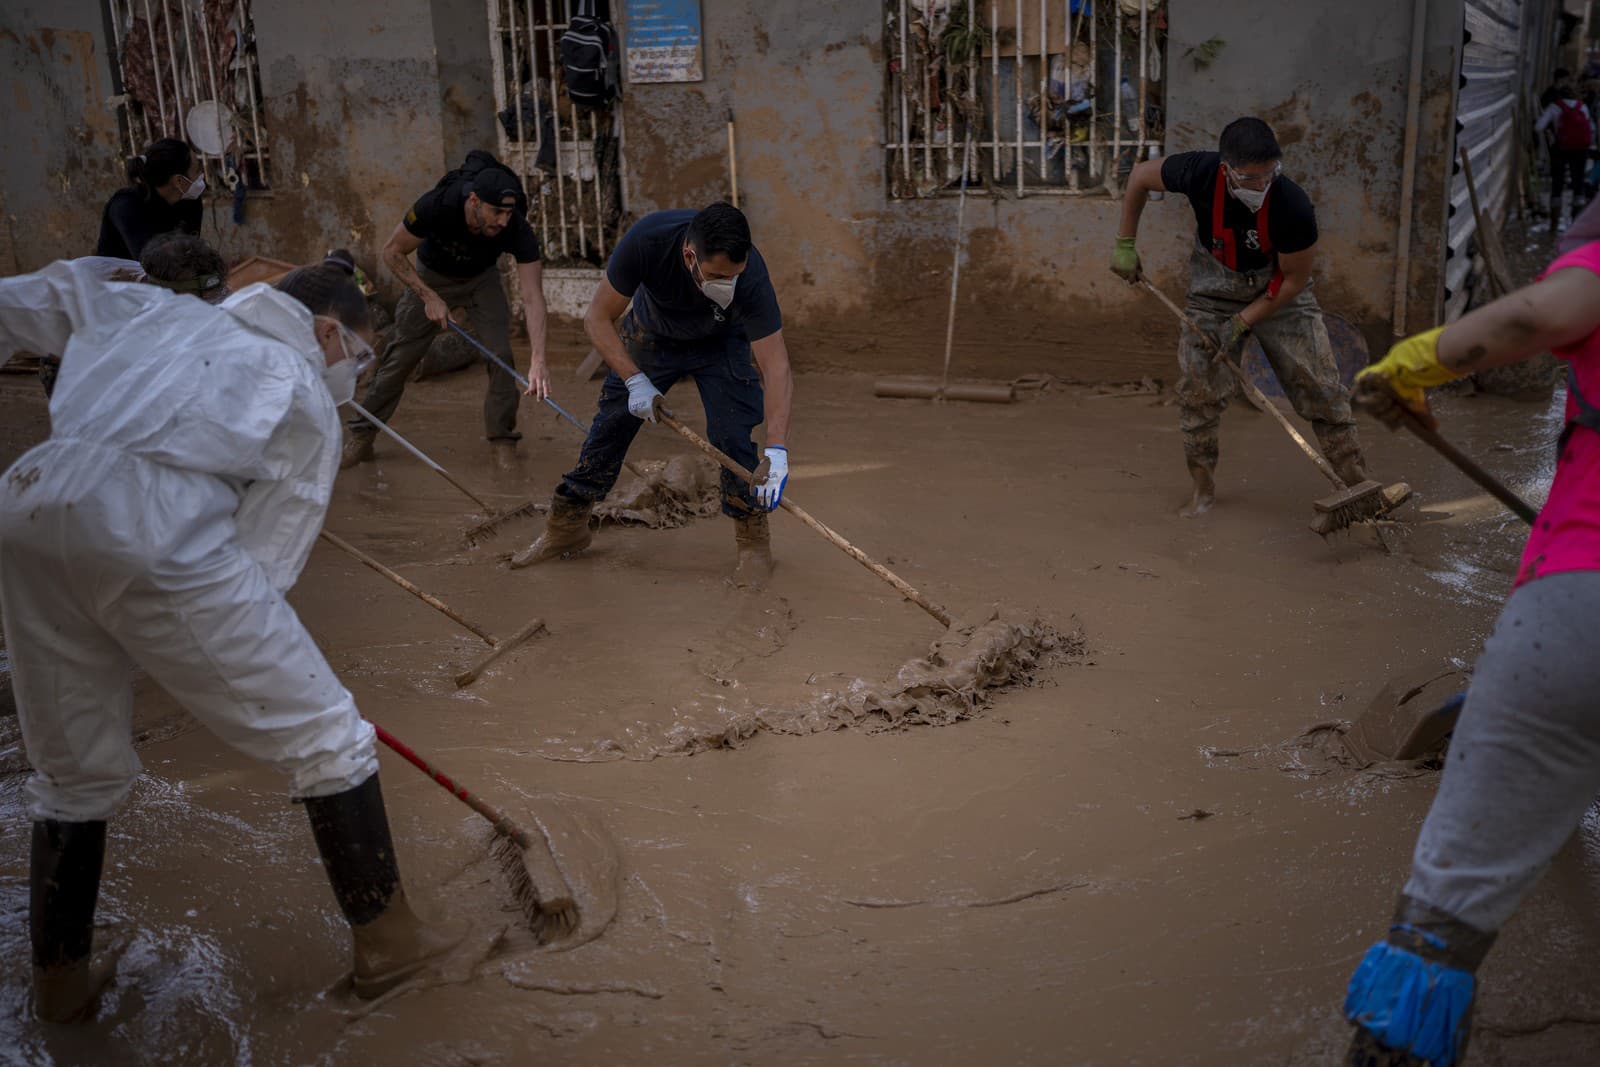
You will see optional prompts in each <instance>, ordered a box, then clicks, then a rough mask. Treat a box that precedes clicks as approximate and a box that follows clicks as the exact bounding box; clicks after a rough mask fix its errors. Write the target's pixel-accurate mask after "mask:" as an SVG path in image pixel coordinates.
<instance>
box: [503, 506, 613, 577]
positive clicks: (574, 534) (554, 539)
mask: <svg viewBox="0 0 1600 1067" xmlns="http://www.w3.org/2000/svg"><path fill="white" fill-rule="evenodd" d="M593 510H594V505H593V504H591V503H589V501H587V500H574V499H573V498H572V497H569V496H563V495H562V494H561V493H557V494H555V495H554V496H552V497H551V498H550V517H549V518H548V519H546V520H545V523H544V533H542V534H540V535H539V539H538V540H537V541H535V542H534V543H533V544H531V545H529V546H528V547H527V548H525V549H523V550H522V551H521V552H518V553H517V554H516V555H514V556H512V557H511V566H512V567H531V566H532V565H533V564H535V563H543V562H544V561H545V560H547V559H556V558H557V557H564V556H571V555H575V554H577V553H579V552H582V551H583V550H584V549H586V548H588V547H589V542H590V541H593V540H594V532H593V531H592V530H590V529H589V513H590V512H592V511H593Z"/></svg>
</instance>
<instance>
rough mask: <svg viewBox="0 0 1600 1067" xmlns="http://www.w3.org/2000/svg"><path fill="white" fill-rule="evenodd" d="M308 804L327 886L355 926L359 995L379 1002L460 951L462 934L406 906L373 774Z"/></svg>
mask: <svg viewBox="0 0 1600 1067" xmlns="http://www.w3.org/2000/svg"><path fill="white" fill-rule="evenodd" d="M305 805H306V815H307V816H309V817H310V819H311V833H312V835H313V836H315V837H316V839H317V851H318V852H320V853H321V854H322V865H323V867H324V869H326V870H327V872H328V882H329V883H330V884H331V885H332V886H333V895H334V897H335V898H336V899H337V900H338V901H339V910H341V911H343V912H344V917H345V918H346V919H347V920H349V922H350V934H351V938H352V940H353V941H354V944H355V975H354V986H355V993H356V996H358V997H361V998H362V999H363V1000H371V999H372V998H374V997H379V996H382V995H383V994H384V993H387V992H388V991H389V990H391V989H393V988H394V987H395V986H397V985H399V984H400V983H401V982H403V981H405V980H406V979H407V978H410V977H411V976H412V975H414V974H416V973H417V972H418V971H420V970H421V969H422V968H423V966H424V965H425V964H427V962H428V961H429V960H431V959H433V958H434V957H435V956H439V955H442V954H443V953H445V952H448V951H450V950H451V949H452V948H454V947H455V946H456V945H458V944H460V942H461V940H462V936H463V934H462V933H461V932H452V931H448V930H444V929H439V928H435V927H433V926H430V925H428V924H426V923H424V922H423V921H422V920H421V919H419V918H417V916H416V913H415V912H413V911H412V910H411V905H409V904H408V903H406V896H405V890H403V889H402V888H401V886H400V866H399V863H398V861H397V860H396V859H395V854H394V841H393V839H392V838H391V837H390V836H389V818H388V815H387V814H386V813H385V811H384V807H383V793H382V791H381V790H380V789H379V788H378V776H377V775H376V774H374V775H373V776H372V777H371V778H368V779H367V780H366V781H365V782H362V783H361V784H360V785H358V786H356V787H355V788H354V789H347V790H345V791H344V792H343V793H335V794H334V795H333V796H329V797H308V798H307V799H306V802H305Z"/></svg>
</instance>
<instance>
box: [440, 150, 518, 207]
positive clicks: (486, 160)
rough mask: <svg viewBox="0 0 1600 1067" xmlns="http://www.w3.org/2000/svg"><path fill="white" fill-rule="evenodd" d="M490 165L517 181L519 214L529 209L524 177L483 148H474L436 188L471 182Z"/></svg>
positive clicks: (447, 187)
mask: <svg viewBox="0 0 1600 1067" xmlns="http://www.w3.org/2000/svg"><path fill="white" fill-rule="evenodd" d="M490 167H494V168H495V169H497V170H503V171H505V172H506V173H507V174H509V175H511V180H512V181H514V182H516V183H517V214H519V215H520V214H522V213H523V212H525V211H527V210H528V194H527V191H526V190H524V189H523V187H522V179H521V178H520V177H519V176H518V175H517V172H516V171H514V170H512V169H511V168H510V167H508V166H506V165H505V164H504V163H502V162H500V161H499V160H498V159H496V158H494V154H493V153H491V152H486V151H484V150H483V149H481V148H474V149H473V150H472V151H470V152H468V153H467V158H466V160H465V162H463V163H462V164H461V166H459V167H457V168H456V169H455V170H452V171H450V172H448V173H447V174H445V176H444V177H443V178H440V179H439V182H438V184H437V185H435V186H434V188H435V189H450V188H454V187H455V186H456V185H458V184H460V183H462V182H470V181H471V180H472V179H473V178H475V177H477V175H478V173H479V172H480V171H483V170H487V169H488V168H490Z"/></svg>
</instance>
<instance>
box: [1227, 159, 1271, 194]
mask: <svg viewBox="0 0 1600 1067" xmlns="http://www.w3.org/2000/svg"><path fill="white" fill-rule="evenodd" d="M1223 166H1224V167H1227V168H1228V181H1229V182H1231V183H1232V184H1233V185H1234V186H1236V187H1237V188H1240V189H1253V190H1255V191H1257V192H1260V191H1261V190H1263V189H1266V188H1267V187H1268V186H1270V185H1271V184H1272V183H1273V182H1274V181H1276V180H1277V178H1278V175H1280V174H1282V173H1283V164H1282V163H1274V164H1273V165H1272V169H1271V170H1269V171H1267V172H1266V173H1264V174H1240V173H1239V172H1238V171H1236V170H1234V169H1233V168H1232V167H1229V166H1228V165H1227V164H1226V163H1224V164H1223Z"/></svg>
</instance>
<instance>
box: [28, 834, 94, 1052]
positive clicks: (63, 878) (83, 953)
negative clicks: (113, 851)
mask: <svg viewBox="0 0 1600 1067" xmlns="http://www.w3.org/2000/svg"><path fill="white" fill-rule="evenodd" d="M105 854H106V824H105V823H104V822H58V821H56V820H54V819H46V820H42V821H39V822H35V823H34V824H33V855H32V858H31V861H30V863H29V868H28V881H29V887H28V888H29V893H28V917H29V923H28V932H29V935H30V939H31V940H32V942H33V1011H34V1014H35V1015H37V1016H38V1017H39V1018H40V1019H42V1020H44V1021H45V1022H51V1023H70V1022H81V1021H84V1020H86V1019H91V1018H93V1017H94V1010H95V1003H96V1001H97V1000H98V999H99V997H100V991H101V990H102V989H104V988H105V986H106V984H107V983H108V982H109V981H110V980H111V975H112V968H111V967H110V966H104V967H99V968H96V967H95V966H93V965H92V964H91V961H90V954H91V949H92V947H93V941H94V907H95V902H96V900H98V899H99V896H100V868H101V865H102V863H103V862H104V861H105Z"/></svg>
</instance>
